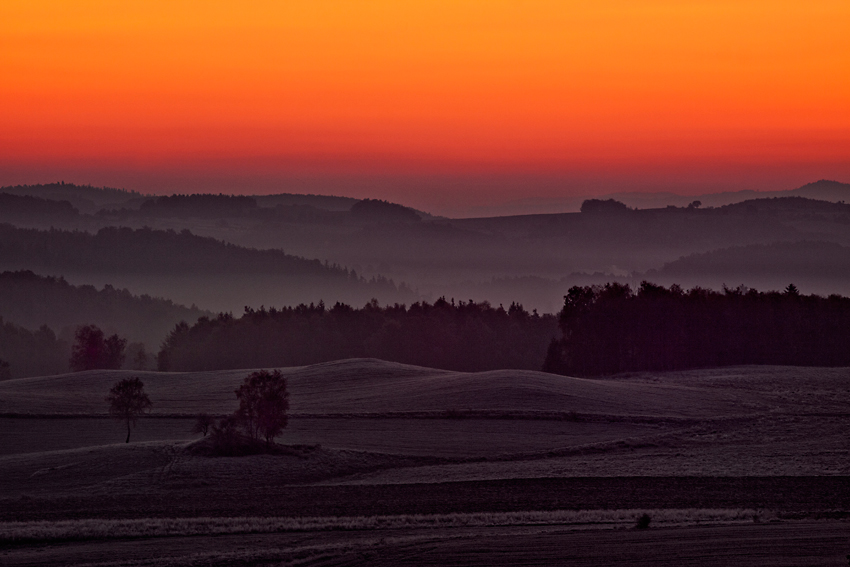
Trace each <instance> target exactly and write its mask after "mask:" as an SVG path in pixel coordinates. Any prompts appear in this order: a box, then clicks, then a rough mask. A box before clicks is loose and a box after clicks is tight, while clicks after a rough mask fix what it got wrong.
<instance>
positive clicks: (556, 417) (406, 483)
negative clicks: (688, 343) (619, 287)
mask: <svg viewBox="0 0 850 567" xmlns="http://www.w3.org/2000/svg"><path fill="white" fill-rule="evenodd" d="M286 372H287V374H288V377H289V384H290V391H291V396H292V418H291V421H290V425H289V427H288V428H287V430H286V431H285V432H284V434H283V435H282V436H281V437H280V438H279V440H278V441H279V443H280V444H281V445H282V446H283V447H284V449H283V450H282V452H283V454H279V455H254V456H248V457H207V456H203V454H202V453H199V452H198V450H197V442H198V439H199V437H198V436H194V437H193V436H192V435H190V434H189V433H188V431H189V429H190V428H191V424H192V420H191V415H193V414H195V413H197V412H199V411H208V412H210V413H224V412H226V411H229V410H232V409H233V407H234V406H235V396H234V395H233V389H234V388H235V385H236V384H237V383H238V382H239V381H240V380H241V377H243V376H244V375H245V374H246V373H247V372H246V371H228V372H210V373H194V374H155V373H150V374H143V375H142V378H143V379H144V381H145V383H146V389H147V390H148V393H149V395H150V397H151V400H152V401H153V403H154V408H153V409H154V413H153V415H152V416H151V417H148V418H145V419H142V420H140V422H139V424H138V426H137V429H136V430H134V433H133V435H134V437H133V442H131V443H129V444H124V443H120V441H121V440H123V433H122V432H121V428H120V426H119V425H117V424H115V423H114V422H112V421H110V420H109V419H107V418H106V417H105V416H104V410H105V407H103V406H104V403H103V401H102V400H103V392H105V391H106V390H108V387H109V385H110V384H111V383H113V382H114V381H115V380H116V379H117V378H118V377H119V375H120V376H123V375H124V373H116V372H92V373H79V374H74V375H65V376H56V377H48V378H33V379H23V380H12V381H7V382H4V383H0V411H2V412H5V413H4V415H5V416H0V488H2V491H0V564H3V565H48V564H50V565H160V566H161V565H257V564H261V565H262V564H266V565H356V564H364V565H365V564H370V565H398V564H421V565H523V564H526V565H534V564H541V565H542V564H567V565H599V564H621V563H623V564H637V565H846V564H847V559H846V557H845V556H846V555H847V554H848V553H850V437H848V435H847V431H848V429H850V427H848V426H850V395H848V394H850V392H848V390H849V389H850V388H848V384H850V370H848V369H810V368H808V369H807V368H782V367H742V368H729V369H717V370H703V371H693V372H685V373H669V374H660V375H637V376H620V377H616V378H612V379H605V380H580V379H575V378H568V377H560V376H552V375H546V374H541V373H534V372H515V373H512V372H505V371H501V372H493V373H482V374H462V373H453V372H443V371H434V370H429V369H422V368H415V367H406V366H402V365H395V364H388V363H382V362H380V361H372V360H365V361H364V360H358V361H343V362H339V363H332V364H326V365H317V366H314V367H305V368H296V369H289V370H287V371H286ZM115 441H119V442H118V443H115ZM643 514H647V515H649V517H650V518H651V522H650V525H649V528H648V529H636V527H635V526H636V519H637V518H638V517H639V516H641V515H643Z"/></svg>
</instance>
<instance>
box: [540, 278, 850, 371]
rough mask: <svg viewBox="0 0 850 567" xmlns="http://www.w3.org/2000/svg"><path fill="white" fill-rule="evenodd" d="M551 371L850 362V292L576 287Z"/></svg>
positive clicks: (566, 305) (569, 299)
mask: <svg viewBox="0 0 850 567" xmlns="http://www.w3.org/2000/svg"><path fill="white" fill-rule="evenodd" d="M559 325H560V328H561V332H562V338H561V339H560V340H558V341H553V342H552V344H551V346H550V348H549V351H548V354H547V356H546V362H545V364H544V370H546V371H549V372H556V373H559V374H567V375H574V376H598V375H605V374H616V373H618V372H634V371H664V370H677V369H686V368H703V367H718V366H730V365H738V364H771V365H773V364H775V365H798V366H846V365H850V298H847V297H842V296H838V295H831V296H829V297H821V296H817V295H808V296H807V295H801V294H800V293H799V292H798V291H797V289H796V287H794V286H793V285H790V286H788V288H787V289H786V290H785V291H784V292H782V293H780V292H776V291H771V292H758V291H756V290H754V289H746V288H743V287H740V288H736V289H729V288H724V290H723V291H722V292H716V291H712V290H707V289H702V288H693V289H691V290H690V291H685V290H683V289H682V288H680V287H679V286H676V285H673V286H671V287H670V288H665V287H662V286H658V285H654V284H651V283H649V282H643V283H642V284H641V285H640V287H639V288H638V290H637V291H636V292H635V291H633V290H632V289H631V288H630V287H629V286H628V285H622V284H617V283H613V284H606V285H605V286H587V287H579V286H576V287H573V288H571V289H570V290H569V292H568V294H567V295H566V296H565V298H564V309H563V311H562V312H561V315H560V323H559Z"/></svg>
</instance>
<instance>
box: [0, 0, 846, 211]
mask: <svg viewBox="0 0 850 567" xmlns="http://www.w3.org/2000/svg"><path fill="white" fill-rule="evenodd" d="M452 175H455V176H461V177H463V176H476V175H481V176H488V178H493V176H499V175H505V176H509V177H510V178H511V179H521V178H523V176H526V179H527V180H533V179H536V178H539V177H540V176H546V177H547V178H550V179H551V178H556V179H561V180H562V183H560V184H557V183H556V184H551V183H550V184H549V185H547V186H546V187H547V188H546V189H545V190H544V189H542V188H541V189H540V190H539V191H538V193H540V192H542V193H546V194H552V193H553V192H563V193H569V192H573V193H576V192H579V193H580V192H582V191H587V190H589V189H588V188H591V187H597V188H599V187H604V188H605V189H606V190H612V191H613V190H617V189H619V188H625V189H628V188H643V189H647V188H649V189H652V188H659V189H667V190H670V189H673V190H675V189H677V188H678V189H680V191H681V192H689V191H691V192H693V191H695V190H696V189H697V188H699V189H700V190H703V189H704V188H705V187H706V186H707V184H708V185H711V186H712V187H715V186H716V188H717V189H718V190H720V189H742V188H760V189H787V188H791V187H793V186H795V185H799V184H801V183H804V182H808V181H814V180H816V179H819V178H822V177H830V178H837V179H839V180H842V181H850V2H847V0H841V1H821V0H809V1H802V2H789V1H782V0H770V1H762V0H751V1H749V0H736V1H702V2H701V1H696V2H691V1H684V0H681V1H645V0H623V1H606V0H601V1H594V2H567V1H563V0H561V1H535V0H525V1H520V0H515V1H512V2H508V1H501V0H467V1H464V0H452V1H441V0H427V1H426V0H422V1H419V0H405V1H399V0H386V1H384V0H376V1H369V0H351V1H341V0H339V1H333V0H303V1H302V0H285V1H280V0H278V1H275V2H270V1H261V0H258V1H248V2H225V1H218V0H205V1H189V0H168V1H164V0H129V1H122V2H115V1H114V0H87V1H82V0H59V1H43V0H3V2H2V3H0V184H8V183H25V182H41V181H52V180H55V179H59V178H60V177H61V178H64V179H66V180H68V181H76V182H83V183H93V184H96V185H101V184H109V185H118V186H123V187H127V188H133V189H138V190H142V191H175V190H181V189H182V190H191V191H194V190H203V187H204V184H205V183H207V182H209V180H211V179H212V180H215V179H218V180H219V181H221V180H226V182H225V183H224V185H225V187H222V186H221V183H219V185H218V186H216V187H215V190H216V191H218V190H226V189H227V188H226V185H227V184H232V185H233V186H234V190H237V188H238V190H247V191H249V190H250V189H251V184H252V180H255V181H256V180H257V179H262V180H263V183H261V184H259V185H257V186H256V188H257V190H261V191H263V192H266V191H269V190H276V191H294V190H298V191H299V192H304V189H305V187H306V188H307V189H308V190H309V189H310V188H311V187H312V188H313V189H315V191H313V192H328V193H337V194H345V193H346V192H347V190H346V184H345V181H344V180H345V179H355V178H358V177H361V178H366V177H369V178H371V179H375V178H376V176H377V177H380V178H382V179H385V180H386V179H393V178H394V177H393V176H395V178H397V179H410V178H415V177H417V176H418V177H423V176H424V177H428V176H440V178H445V177H446V176H449V177H450V176H452ZM320 178H325V179H326V180H327V179H333V180H335V181H333V182H328V183H325V184H324V185H322V184H321V183H319V184H316V183H313V184H312V185H311V184H310V183H306V185H304V183H303V180H304V179H311V180H315V179H320ZM293 179H299V180H301V181H302V186H300V188H299V187H296V186H294V185H293V184H292V183H293V181H292V180H293ZM340 180H342V181H340ZM355 185H356V184H355ZM400 185H404V184H403V183H401V184H399V183H395V184H393V183H391V182H387V183H386V184H385V185H381V184H378V185H376V186H375V187H374V188H373V193H375V194H373V195H372V196H376V197H384V198H387V197H389V198H395V199H397V200H402V201H404V200H407V201H410V202H412V203H415V204H419V205H424V204H427V202H428V200H429V199H430V200H431V201H433V202H434V203H438V202H439V201H440V200H451V199H453V198H458V199H462V198H467V199H469V198H472V199H478V200H487V199H509V198H518V197H522V196H524V195H528V194H529V193H534V192H535V189H534V187H535V185H534V183H533V182H528V181H526V182H524V183H519V184H518V185H517V184H514V185H511V184H510V183H509V184H507V185H504V184H503V185H500V186H499V187H501V188H498V189H497V188H495V187H496V185H498V184H496V185H494V189H492V190H491V191H490V192H489V193H488V191H487V190H481V191H479V192H478V193H476V194H475V195H474V196H472V197H470V196H469V195H466V196H463V195H458V194H457V193H458V191H461V192H462V190H461V189H458V187H457V186H453V189H451V191H449V190H448V189H446V190H445V191H443V192H442V193H441V192H440V189H439V186H438V185H439V184H436V185H434V186H433V187H432V188H431V189H428V190H427V192H428V193H429V194H428V195H422V194H418V195H414V194H409V195H408V194H405V189H404V188H403V187H401V186H400ZM351 187H354V185H352V186H351ZM541 187H542V186H541ZM349 189H350V190H349V191H348V192H355V193H356V192H357V191H363V189H362V186H361V189H357V190H355V189H353V188H349ZM410 191H414V190H413V189H410ZM419 191H420V192H421V191H424V190H423V189H419ZM542 193H541V194H542Z"/></svg>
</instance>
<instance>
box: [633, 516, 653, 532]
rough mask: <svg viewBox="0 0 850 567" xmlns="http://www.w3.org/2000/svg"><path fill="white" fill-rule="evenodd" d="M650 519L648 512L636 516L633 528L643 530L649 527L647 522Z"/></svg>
mask: <svg viewBox="0 0 850 567" xmlns="http://www.w3.org/2000/svg"><path fill="white" fill-rule="evenodd" d="M651 521H652V518H651V517H650V516H649V514H646V513H644V514H643V515H641V516H638V519H637V521H636V522H635V528H636V529H638V530H645V529H647V528H649V522H651Z"/></svg>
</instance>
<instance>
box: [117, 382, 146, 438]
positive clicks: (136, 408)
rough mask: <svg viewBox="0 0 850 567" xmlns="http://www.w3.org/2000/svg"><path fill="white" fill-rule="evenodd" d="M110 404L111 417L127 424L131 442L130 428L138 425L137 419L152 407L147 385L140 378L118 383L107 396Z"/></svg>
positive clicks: (128, 436)
mask: <svg viewBox="0 0 850 567" xmlns="http://www.w3.org/2000/svg"><path fill="white" fill-rule="evenodd" d="M106 401H107V402H109V415H111V416H112V417H114V418H115V419H117V420H119V421H123V422H125V423H126V424H127V439H126V441H124V442H125V443H129V442H130V426H131V425H135V424H136V418H138V417H139V416H140V415H142V414H144V413H145V412H147V411H148V410H149V409H150V407H151V405H152V404H151V401H150V398H148V395H147V394H146V393H145V385H144V383H143V382H142V381H141V380H140V379H139V378H125V379H123V380H121V381H120V382H116V383H115V385H114V386H112V388H111V389H110V390H109V395H108V396H106Z"/></svg>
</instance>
